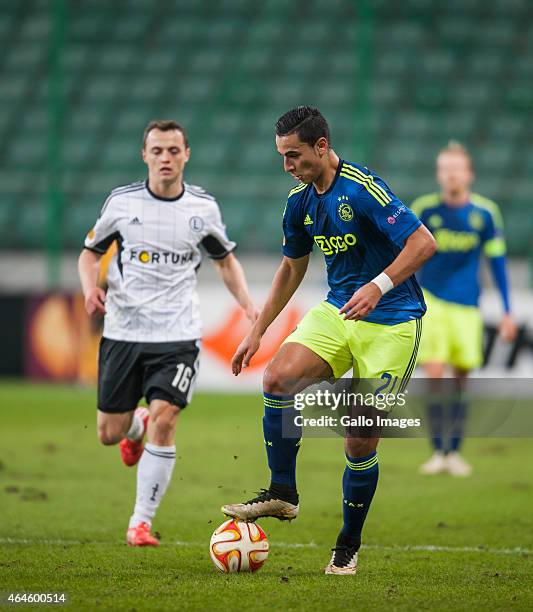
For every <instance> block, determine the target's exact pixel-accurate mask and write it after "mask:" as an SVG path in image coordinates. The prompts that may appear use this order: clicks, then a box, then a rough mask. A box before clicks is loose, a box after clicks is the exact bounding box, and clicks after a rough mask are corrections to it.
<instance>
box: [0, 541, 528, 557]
mask: <svg viewBox="0 0 533 612" xmlns="http://www.w3.org/2000/svg"><path fill="white" fill-rule="evenodd" d="M120 543H122V542H118V541H114V542H95V541H85V542H82V541H80V540H47V539H42V540H39V539H37V540H32V539H26V538H0V545H1V544H13V545H17V544H27V545H45V546H81V545H85V544H98V545H99V546H111V545H116V544H120ZM161 544H162V545H163V546H183V547H191V548H192V547H201V546H205V545H206V543H205V542H186V541H182V540H176V541H174V542H169V543H167V542H162V543H161ZM271 544H272V547H273V548H318V544H316V543H315V542H271ZM362 548H363V549H367V550H386V551H390V552H452V553H487V554H491V555H532V554H533V550H531V549H529V548H520V547H516V548H482V547H479V546H434V545H432V544H428V545H425V546H384V545H381V544H363V546H362Z"/></svg>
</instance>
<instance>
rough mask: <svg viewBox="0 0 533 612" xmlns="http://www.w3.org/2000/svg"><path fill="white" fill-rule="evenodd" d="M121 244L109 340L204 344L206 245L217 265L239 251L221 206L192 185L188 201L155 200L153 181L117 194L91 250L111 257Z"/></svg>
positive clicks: (111, 289)
mask: <svg viewBox="0 0 533 612" xmlns="http://www.w3.org/2000/svg"><path fill="white" fill-rule="evenodd" d="M114 240H116V242H117V253H116V255H115V256H114V257H113V260H112V261H111V264H110V266H109V272H108V278H107V283H108V291H107V299H106V311H107V314H106V315H105V318H104V336H105V337H106V338H110V339H112V340H124V341H129V342H174V341H179V340H195V339H197V338H200V336H201V334H202V328H201V321H200V312H199V306H198V295H197V293H196V272H197V270H198V268H199V267H200V262H201V259H202V254H201V252H200V245H201V246H202V247H203V249H204V250H205V251H206V252H207V254H208V256H209V257H211V258H213V259H222V258H223V257H225V256H226V255H227V254H228V253H230V252H231V251H233V249H234V248H235V246H236V245H235V243H234V242H232V241H230V240H229V239H228V237H227V235H226V228H225V226H224V224H223V223H222V218H221V215H220V210H219V208H218V204H217V202H216V200H215V199H214V198H213V197H212V196H210V195H209V194H207V193H206V192H205V191H204V190H203V189H202V188H201V187H197V186H194V185H188V184H186V183H185V184H184V191H183V193H182V195H181V196H179V197H178V198H173V199H164V198H161V197H158V196H156V195H155V194H153V193H152V192H151V191H150V189H149V187H148V182H147V181H139V182H136V183H132V184H130V185H125V186H123V187H117V188H116V189H114V190H113V191H112V192H111V193H110V194H109V197H108V198H107V200H106V201H105V203H104V205H103V207H102V211H101V213H100V217H99V218H98V220H97V222H96V225H95V226H94V228H93V229H92V230H91V231H90V232H89V234H88V235H87V238H86V239H85V248H87V249H90V250H91V251H95V252H96V253H99V254H104V253H105V252H106V251H107V249H108V248H109V246H110V245H111V243H112V242H113V241H114Z"/></svg>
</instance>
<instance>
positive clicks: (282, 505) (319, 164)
mask: <svg viewBox="0 0 533 612" xmlns="http://www.w3.org/2000/svg"><path fill="white" fill-rule="evenodd" d="M276 146H277V149H278V152H279V153H280V155H282V157H283V163H284V170H285V171H286V172H288V173H290V174H291V175H292V176H293V177H294V178H296V179H298V180H299V181H300V182H299V184H298V186H297V187H295V188H294V189H293V190H292V191H291V192H290V193H289V197H288V201H287V205H286V207H285V211H284V214H283V232H284V243H283V255H284V257H283V260H282V262H281V265H280V267H279V269H278V270H277V272H276V274H275V277H274V280H273V282H272V287H271V290H270V293H269V296H268V298H267V301H266V303H265V306H264V308H263V310H262V312H261V314H260V316H259V318H258V320H257V321H256V323H255V324H254V326H253V327H252V330H251V332H250V333H249V334H248V335H247V336H246V337H245V338H244V340H243V341H242V343H241V344H240V346H239V347H238V349H237V351H236V353H235V355H234V357H233V362H232V368H233V373H234V374H235V375H238V374H239V372H240V371H241V368H242V367H247V365H248V364H249V362H250V359H251V358H252V356H253V355H254V354H255V353H256V352H257V350H258V348H259V345H260V342H261V337H262V336H263V334H264V333H265V331H266V329H267V328H268V326H269V325H270V324H271V323H272V321H274V319H275V318H276V317H277V316H278V314H279V313H280V312H281V311H282V310H283V308H284V307H285V305H286V304H287V302H288V301H289V300H290V298H291V297H292V295H293V294H294V292H295V291H296V289H297V288H298V286H299V285H300V283H301V281H302V279H303V277H304V275H305V272H306V270H307V265H308V262H309V256H310V253H311V250H312V249H313V245H315V244H316V245H317V247H318V248H319V249H320V250H321V251H322V252H323V254H324V258H325V261H326V266H327V276H328V284H329V288H330V291H329V293H328V295H327V298H326V300H325V301H323V302H321V303H320V304H318V305H317V306H315V307H314V308H312V309H311V310H310V311H309V312H308V313H307V314H306V315H305V317H304V318H303V319H302V321H301V322H300V324H299V325H298V327H297V328H296V330H295V331H294V332H293V333H292V334H291V335H290V336H289V337H288V338H287V339H286V340H285V342H284V343H283V345H282V346H281V347H280V349H279V350H278V351H277V353H276V355H275V356H274V357H273V358H272V361H271V362H270V364H269V365H268V367H267V369H266V371H265V375H264V382H263V391H264V408H265V412H264V418H263V431H264V438H265V446H266V451H267V458H268V465H269V468H270V471H271V482H270V486H269V488H268V489H263V490H262V491H261V492H260V493H259V495H258V496H257V497H255V498H254V499H251V500H249V501H247V502H245V503H237V504H228V505H225V506H223V507H222V511H223V512H224V513H225V514H227V515H228V516H232V517H235V518H237V519H240V520H245V521H254V520H256V519H258V518H260V517H265V516H272V517H276V518H278V519H281V520H290V519H293V518H296V516H297V515H298V511H299V498H298V492H297V488H296V455H297V453H298V450H299V447H300V441H301V440H300V437H295V436H294V435H284V434H283V426H282V423H283V415H284V414H285V415H287V414H288V415H289V417H291V415H292V414H296V413H295V412H294V395H295V394H296V393H298V392H299V391H301V390H302V389H303V388H305V387H306V386H307V385H308V384H309V382H308V381H309V380H310V379H325V378H331V377H335V378H340V377H342V375H343V374H344V373H345V372H347V371H348V370H350V369H352V368H353V371H354V374H353V376H354V378H360V379H380V378H382V379H384V380H390V379H394V378H395V377H398V378H399V379H400V381H401V385H404V384H406V383H407V381H408V380H409V377H410V375H411V373H412V370H413V368H414V365H415V362H416V354H417V348H418V342H419V338H420V332H421V317H422V316H423V314H424V312H425V310H426V307H425V304H424V299H423V296H422V291H421V289H420V287H419V285H418V283H417V281H416V279H415V277H414V276H413V275H414V273H415V272H416V270H417V269H418V268H419V267H420V266H421V265H422V264H423V263H424V262H425V261H427V260H428V259H429V258H430V257H431V256H432V255H433V253H434V250H435V242H434V239H433V237H432V236H431V233H430V232H429V231H428V230H427V228H426V227H425V226H423V225H422V224H421V223H420V221H419V220H418V219H417V217H416V216H415V215H414V214H413V213H412V212H411V211H410V210H409V208H407V207H406V206H404V205H403V204H402V203H401V202H400V201H399V200H398V198H397V197H396V196H395V195H394V194H393V193H392V191H391V190H390V189H389V187H388V186H387V185H386V184H385V182H384V181H383V180H382V179H380V178H379V177H378V176H377V175H376V174H374V173H373V172H371V171H370V170H368V168H366V167H363V166H361V165H359V164H356V163H352V162H346V161H344V160H342V159H340V158H339V157H338V155H337V154H336V153H335V151H333V149H332V148H331V146H330V136H329V127H328V124H327V122H326V120H325V119H324V117H323V116H322V114H321V113H320V112H319V111H318V110H317V109H315V108H311V107H308V106H301V107H298V108H295V109H292V110H290V111H288V112H287V113H285V114H284V115H283V116H282V117H281V118H280V119H279V120H278V122H277V124H276ZM285 422H287V421H285ZM298 435H299V434H298ZM377 444H378V437H349V436H347V437H345V453H346V468H345V470H344V475H343V479H342V489H343V517H344V518H343V526H342V529H341V530H340V533H339V535H338V537H337V541H336V544H335V547H334V548H333V555H332V558H331V561H330V563H329V564H328V566H327V567H326V570H325V571H326V573H327V574H345V575H346V574H348V575H349V574H355V572H356V569H357V551H358V550H359V547H360V545H361V531H362V528H363V523H364V521H365V518H366V516H367V513H368V509H369V507H370V503H371V501H372V498H373V495H374V491H375V489H376V485H377V480H378V458H377V454H376V447H377Z"/></svg>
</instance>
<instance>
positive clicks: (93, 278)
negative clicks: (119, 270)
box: [78, 249, 105, 316]
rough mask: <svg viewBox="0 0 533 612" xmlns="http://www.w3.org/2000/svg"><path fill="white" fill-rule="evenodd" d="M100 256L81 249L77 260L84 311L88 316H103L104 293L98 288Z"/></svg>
mask: <svg viewBox="0 0 533 612" xmlns="http://www.w3.org/2000/svg"><path fill="white" fill-rule="evenodd" d="M101 257H102V256H101V255H99V254H98V253H95V252H94V251H89V250H88V249H83V251H82V252H81V253H80V256H79V258H78V274H79V276H80V282H81V289H82V291H83V296H84V298H85V310H86V311H87V314H88V315H89V316H93V315H95V314H97V313H99V314H102V315H104V314H105V291H104V290H103V289H102V288H101V287H99V286H98V270H99V268H100V258H101Z"/></svg>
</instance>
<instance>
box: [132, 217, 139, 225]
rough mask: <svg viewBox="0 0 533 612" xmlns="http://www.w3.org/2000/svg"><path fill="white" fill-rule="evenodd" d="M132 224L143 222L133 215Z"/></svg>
mask: <svg viewBox="0 0 533 612" xmlns="http://www.w3.org/2000/svg"><path fill="white" fill-rule="evenodd" d="M130 225H142V223H141V221H140V220H139V217H133V219H132V220H131V221H130Z"/></svg>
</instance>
